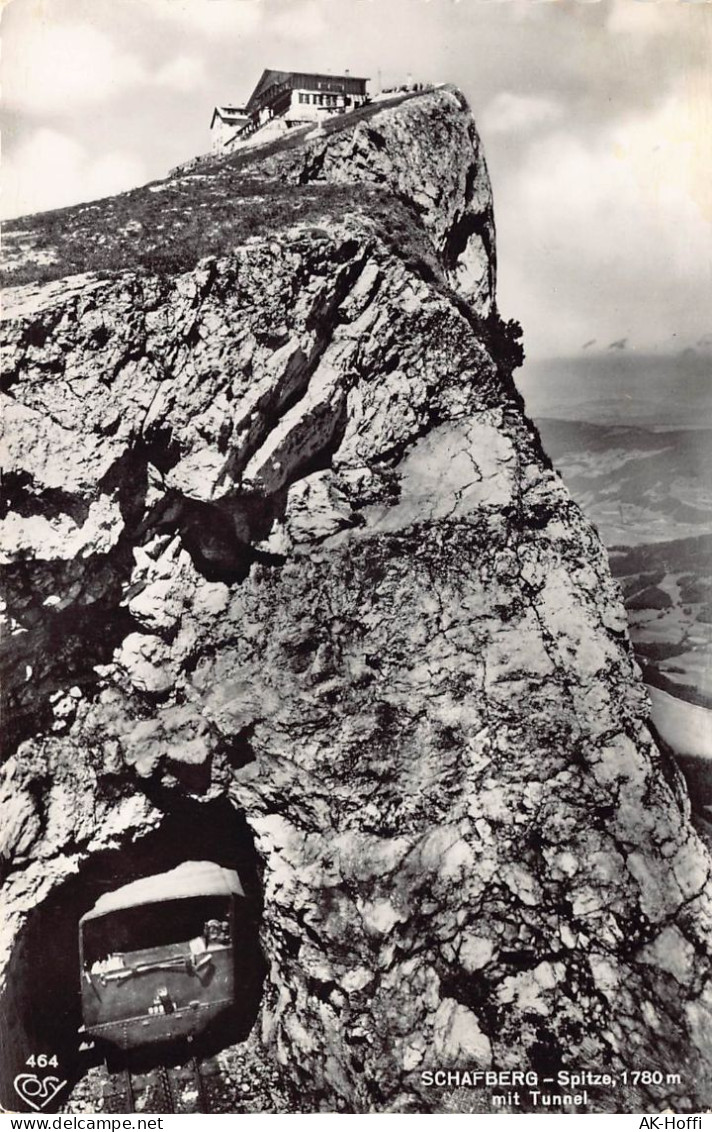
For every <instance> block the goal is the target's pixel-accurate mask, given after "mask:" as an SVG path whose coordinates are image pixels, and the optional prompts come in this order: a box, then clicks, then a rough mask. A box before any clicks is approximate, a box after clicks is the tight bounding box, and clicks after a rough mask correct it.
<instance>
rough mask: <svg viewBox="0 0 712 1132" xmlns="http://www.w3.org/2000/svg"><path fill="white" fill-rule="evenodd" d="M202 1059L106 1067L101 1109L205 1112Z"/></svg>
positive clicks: (206, 1104)
mask: <svg viewBox="0 0 712 1132" xmlns="http://www.w3.org/2000/svg"><path fill="white" fill-rule="evenodd" d="M202 1064H203V1063H202V1062H201V1061H200V1060H199V1059H198V1058H197V1057H191V1058H189V1059H188V1060H187V1061H186V1062H184V1063H183V1064H182V1065H157V1066H154V1067H153V1068H151V1069H145V1070H140V1069H133V1068H131V1067H130V1066H128V1065H121V1066H119V1067H118V1068H112V1069H107V1080H106V1081H105V1083H104V1090H103V1092H104V1105H103V1108H104V1112H112V1113H131V1112H148V1113H190V1112H203V1113H208V1112H210V1111H211V1109H210V1098H209V1095H208V1090H207V1089H206V1087H205V1080H204V1076H203V1069H202Z"/></svg>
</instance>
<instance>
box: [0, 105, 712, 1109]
mask: <svg viewBox="0 0 712 1132" xmlns="http://www.w3.org/2000/svg"><path fill="white" fill-rule="evenodd" d="M249 161H250V162H251V164H249V165H247V166H245V167H244V168H243V169H242V170H241V174H240V175H241V176H245V177H247V176H248V175H249V177H250V178H252V179H253V180H254V181H256V182H257V183H258V184H261V185H262V188H261V189H260V190H259V191H260V192H261V193H262V194H264V193H266V192H267V191H268V190H269V191H270V192H271V191H273V188H274V185H275V184H277V185H281V186H282V187H283V191H284V193H285V194H286V195H287V196H288V195H289V194H290V193H294V194H298V193H299V192H303V193H308V192H312V191H313V186H314V185H315V184H317V183H323V184H326V185H329V186H339V187H341V186H344V185H345V186H347V188H349V191H351V187H353V194H354V196H353V199H354V201H355V202H356V201H359V200H361V201H362V200H363V199H365V198H362V197H359V195H358V192H357V186H361V189H362V188H363V186H364V185H366V186H368V187H369V190H370V189H371V188H372V187H373V186H374V185H375V186H377V188H378V192H377V194H375V195H374V196H373V197H368V202H371V204H370V205H369V206H368V207H365V206H361V205H359V206H358V207H357V206H356V204H354V207H353V208H352V209H351V208H345V209H344V208H340V209H339V210H330V208H329V203H328V194H326V195H324V196H323V197H319V198H318V202H317V203H319V202H321V203H319V207H320V208H321V211H320V212H319V215H318V216H315V214H314V213H313V211H312V213H311V214H310V216H309V218H308V219H307V220H304V221H300V220H299V219H298V218H297V219H296V220H294V218H293V215H292V213H290V211H289V209H288V208H287V207H286V205H285V216H286V219H285V222H284V223H283V224H280V223H279V222H275V221H274V220H272V222H271V224H270V226H269V231H268V232H267V233H266V234H265V235H264V236H260V235H259V234H258V235H254V234H253V235H249V236H248V237H246V238H245V240H244V241H243V242H241V243H237V244H231V243H229V242H227V243H225V245H224V246H221V247H220V248H219V249H217V250H215V251H214V252H213V253H212V254H210V255H207V256H204V257H203V258H201V259H200V260H199V261H198V262H196V263H194V264H192V265H191V264H184V265H183V266H182V268H181V270H179V271H176V270H173V271H160V272H158V271H157V272H155V273H151V272H150V271H147V270H141V271H138V270H131V269H130V268H129V267H126V266H125V265H124V264H123V262H122V263H120V264H119V265H118V266H117V267H116V269H115V270H114V271H107V270H106V268H105V265H104V269H103V271H102V273H100V274H96V273H92V272H85V273H84V274H82V275H78V276H77V275H75V276H73V277H72V278H69V279H64V280H62V281H61V282H59V281H51V280H50V281H46V282H41V283H34V284H33V283H24V284H23V285H21V286H17V287H15V288H12V289H11V290H10V291H9V292H8V295H7V300H6V305H5V322H4V339H5V350H6V365H5V373H6V390H7V406H6V418H5V419H6V422H7V448H8V461H7V463H8V468H9V472H8V485H9V490H10V495H11V503H12V506H11V509H10V511H9V513H8V514H7V516H6V518H5V519H4V521H3V526H2V545H3V547H4V548H5V551H6V561H7V565H6V566H5V567H4V572H5V589H6V594H7V602H8V615H9V618H10V625H11V627H12V629H13V630H14V632H13V634H12V635H11V636H9V637H8V638H7V639H6V657H7V661H6V672H7V681H8V684H9V685H11V692H10V707H11V711H12V717H11V719H10V721H9V724H8V727H7V732H8V736H9V740H10V742H9V749H8V752H7V761H6V763H5V764H4V780H3V785H2V787H1V789H2V790H4V791H5V801H4V807H5V808H6V812H7V813H8V815H9V820H8V821H7V822H6V823H5V825H4V829H3V836H4V839H5V846H4V858H3V859H4V870H5V883H4V895H3V901H4V906H5V908H6V909H7V911H8V914H9V925H10V928H9V931H8V932H7V933H6V943H7V952H6V955H5V958H4V962H5V976H6V984H5V988H6V989H5V1017H6V1028H7V1029H8V1031H9V1032H10V1034H11V1038H12V1041H11V1044H10V1047H9V1052H8V1053H6V1057H9V1058H10V1059H12V1057H13V1056H18V1057H19V1055H20V1053H21V1051H22V1050H23V1049H26V1048H29V1047H30V1046H32V1044H33V1043H36V1041H37V1040H38V1033H39V1035H40V1037H42V1035H43V1033H44V1031H43V1027H45V1030H46V1028H47V1025H48V1023H47V1021H46V1019H44V1016H43V1015H42V1011H41V1010H39V1009H38V1008H37V1005H38V1001H39V999H38V992H37V989H36V974H33V972H32V970H31V963H32V958H33V950H32V949H33V947H36V946H37V940H38V938H41V937H42V934H43V933H45V935H46V932H47V931H48V930H51V931H53V932H55V938H56V939H57V940H58V941H60V943H58V945H57V946H58V947H60V946H62V947H65V948H66V949H70V950H71V946H72V940H73V938H74V935H75V933H76V916H77V915H78V914H81V912H82V911H83V910H85V909H86V908H88V907H89V906H91V904H92V903H93V900H94V899H95V897H96V893H97V888H98V887H101V886H103V889H105V888H106V887H107V886H108V885H110V882H111V878H112V876H119V875H121V876H129V875H137V874H140V872H141V870H142V868H143V869H144V870H145V868H146V867H147V864H148V863H155V862H156V861H158V860H159V859H160V861H161V862H162V863H163V864H165V865H166V867H168V865H169V864H174V863H176V862H177V861H178V860H180V859H182V858H183V857H185V856H195V855H197V854H199V853H204V852H208V853H209V852H210V851H211V849H212V851H214V852H216V853H221V854H222V855H223V856H229V855H230V853H231V852H232V849H233V846H232V845H231V843H230V838H231V837H232V836H233V834H232V833H231V832H230V830H231V829H232V828H233V827H232V826H230V823H229V821H227V820H224V821H223V818H224V815H225V813H226V808H227V810H228V811H229V812H230V813H231V814H234V816H235V821H236V823H238V824H237V825H236V826H235V830H236V831H237V830H238V825H239V827H240V829H241V830H242V833H240V832H239V831H238V832H235V833H234V837H235V846H236V845H237V843H238V841H239V842H240V845H241V846H242V848H241V849H240V853H242V854H243V856H245V858H247V857H249V855H250V853H252V854H253V866H254V876H255V891H256V893H257V896H256V902H257V904H258V905H260V906H261V909H262V910H261V923H260V943H261V948H262V952H263V954H264V958H265V963H266V968H267V972H266V978H265V981H264V986H263V988H262V997H261V1002H260V1004H259V1018H260V1027H261V1029H260V1033H261V1035H262V1040H263V1042H264V1044H265V1048H266V1050H267V1051H268V1054H267V1055H268V1056H273V1057H274V1058H275V1059H277V1061H278V1062H280V1063H281V1064H282V1065H283V1066H284V1067H285V1071H286V1074H287V1075H288V1077H290V1078H291V1079H292V1081H293V1082H294V1084H295V1085H296V1086H297V1087H299V1088H301V1089H303V1090H305V1092H304V1094H303V1095H304V1096H306V1097H307V1098H309V1101H308V1103H311V1104H313V1105H319V1104H321V1105H322V1106H323V1107H324V1108H326V1109H327V1110H328V1109H330V1108H332V1107H334V1106H336V1105H337V1104H339V1105H345V1106H346V1107H347V1108H350V1109H351V1110H353V1111H378V1110H415V1111H437V1110H438V1109H440V1108H445V1109H449V1110H450V1111H453V1110H457V1109H458V1108H460V1109H464V1110H465V1111H467V1106H468V1105H477V1104H479V1105H480V1106H481V1107H482V1108H484V1109H487V1108H488V1105H489V1102H488V1101H487V1099H486V1097H484V1096H482V1095H480V1097H479V1099H478V1095H477V1094H476V1093H473V1092H472V1091H470V1092H468V1093H466V1094H463V1096H458V1095H456V1093H454V1092H453V1091H452V1090H448V1091H446V1092H445V1093H443V1092H442V1090H434V1089H433V1088H427V1087H426V1086H425V1085H423V1084H422V1081H421V1071H422V1070H424V1069H429V1068H434V1067H452V1068H455V1067H463V1068H470V1069H472V1068H475V1067H480V1068H483V1067H489V1066H497V1067H499V1068H513V1069H525V1068H528V1067H531V1068H534V1069H536V1070H538V1071H540V1072H542V1073H546V1074H551V1073H552V1072H554V1073H555V1072H556V1070H557V1069H558V1068H559V1067H564V1068H567V1067H568V1068H587V1067H588V1068H591V1069H595V1070H598V1071H601V1070H603V1069H604V1068H608V1069H612V1070H616V1069H619V1068H621V1067H623V1066H628V1067H629V1068H634V1069H637V1068H645V1069H648V1070H656V1069H659V1070H662V1071H668V1070H670V1068H671V1067H674V1068H676V1069H678V1070H679V1071H680V1073H681V1074H682V1082H681V1084H679V1085H668V1084H663V1085H659V1086H656V1085H654V1084H645V1085H638V1086H637V1087H635V1088H630V1089H628V1090H626V1091H623V1092H620V1091H619V1092H618V1093H615V1092H614V1093H613V1094H612V1093H611V1091H610V1090H608V1091H597V1090H596V1089H592V1090H590V1092H589V1098H590V1099H589V1105H588V1107H589V1109H590V1110H592V1111H595V1110H601V1111H606V1110H612V1111H625V1110H626V1109H630V1110H635V1111H640V1110H643V1111H647V1110H650V1111H658V1110H659V1108H658V1107H657V1106H661V1105H663V1103H667V1104H669V1105H670V1106H671V1107H672V1108H675V1109H677V1110H685V1109H686V1108H690V1107H694V1108H698V1107H701V1106H702V1105H706V1104H710V1103H711V1102H712V1098H711V1097H710V1095H709V1092H708V1091H707V1092H706V1089H707V1088H708V1086H706V1085H705V1073H706V1071H707V1072H708V1070H709V1046H708V1045H706V1039H705V1032H707V1034H709V1027H710V1007H711V1005H712V1000H711V999H710V992H709V990H708V989H707V990H706V989H705V987H706V986H708V984H707V983H706V982H705V979H706V972H707V970H708V967H707V961H708V955H709V952H708V948H709V928H710V890H709V886H708V876H709V861H708V858H707V856H706V854H705V851H704V850H703V848H702V846H701V845H700V843H699V841H698V839H697V836H696V834H695V832H694V831H693V829H692V826H691V825H690V822H689V806H688V801H687V798H686V794H685V790H684V786H683V785H682V784H681V780H680V778H679V776H678V774H677V772H676V770H675V768H674V767H673V766H672V765H670V764H669V763H668V762H667V761H666V760H665V759H664V758H663V756H662V755H661V754H660V753H659V752H658V750H657V749H656V747H655V745H654V743H653V741H652V739H651V736H650V734H649V731H648V728H647V715H648V705H647V700H646V697H645V694H644V691H643V688H642V686H641V684H640V682H639V679H638V674H637V671H636V670H635V667H634V664H633V661H632V658H631V651H630V647H629V642H628V638H627V634H626V628H625V617H624V613H623V610H622V607H621V604H620V600H619V595H618V592H617V590H616V588H615V586H614V584H613V582H612V580H611V578H610V575H609V572H608V566H607V562H606V559H605V556H604V553H603V550H602V548H601V545H600V543H599V540H598V538H597V536H596V534H595V532H594V531H593V529H592V528H591V527H590V525H589V524H588V523H587V522H586V520H585V519H584V518H583V516H582V515H581V513H580V511H579V510H578V509H577V507H576V506H575V505H574V504H573V502H572V501H571V499H570V498H569V496H568V494H567V493H566V491H565V489H564V487H563V485H562V483H561V481H560V479H559V478H558V476H557V475H556V474H555V473H554V472H553V471H552V470H551V468H550V466H549V464H548V461H547V460H546V457H545V456H544V454H543V453H542V451H541V448H540V445H539V442H538V437H537V436H536V433H535V431H534V430H533V429H532V427H531V425H530V424H529V422H528V421H527V420H526V418H525V417H524V415H523V412H522V409H521V403H520V401H519V399H518V397H517V395H516V393H515V391H514V387H513V383H512V381H511V360H510V359H511V357H512V356H513V354H514V352H515V351H514V350H513V348H512V343H511V341H510V340H509V338H508V336H507V333H506V329H505V328H503V327H502V325H501V323H500V322H499V320H498V318H497V315H496V311H495V308H494V305H493V286H494V250H493V226H492V204H491V194H490V189H489V182H488V178H487V172H486V167H485V164H484V160H483V157H482V154H481V152H480V148H479V142H478V141H477V137H476V134H475V130H474V125H473V123H472V120H471V118H470V115H469V112H468V110H467V108H466V107H465V106H464V105H463V101H462V98H461V96H459V95H458V94H456V93H455V92H452V91H450V90H442V91H439V92H435V93H432V94H428V95H423V96H420V97H417V98H413V99H409V100H405V101H403V102H402V103H400V104H398V105H394V106H388V105H386V106H384V107H383V108H382V109H380V110H378V111H377V112H376V113H373V112H371V113H370V114H369V115H367V116H363V117H362V118H361V119H360V120H354V121H352V122H350V121H349V119H345V120H344V124H343V128H341V129H340V130H336V131H334V132H333V133H331V134H329V135H327V136H326V137H316V138H314V139H307V140H306V141H302V142H301V143H300V144H296V145H293V146H292V147H291V148H290V147H287V148H286V149H283V150H279V149H277V150H276V151H272V150H270V151H267V152H266V153H263V154H261V153H260V152H259V151H257V152H255V153H253V154H252V155H251V156H250V158H249ZM227 169H228V166H227V165H226V164H225V163H222V164H221V163H220V162H212V163H210V162H208V163H203V164H202V165H199V166H197V167H195V168H194V169H192V170H188V171H185V170H184V171H182V172H180V173H177V174H176V175H175V176H174V178H173V181H170V182H168V183H167V184H166V185H165V186H162V187H161V186H159V187H158V190H157V189H156V187H155V186H154V187H149V189H147V190H145V192H146V194H148V193H150V192H156V191H160V192H164V193H165V194H168V195H169V194H170V193H171V192H177V191H178V190H179V189H180V190H181V191H182V190H183V189H185V187H186V186H188V190H190V191H194V192H195V194H196V196H199V193H200V192H201V191H207V190H206V188H205V187H206V186H208V187H209V186H210V185H212V184H214V183H216V182H217V183H218V184H219V183H220V180H221V178H225V177H226V176H227V173H226V170H227ZM191 186H192V187H193V188H192V189H191ZM201 186H202V188H201ZM334 191H335V190H334ZM376 198H377V204H378V207H375V205H374V206H373V207H371V205H372V204H373V201H374V200H376ZM171 199H172V198H171ZM310 199H311V198H310ZM339 199H341V198H339ZM384 201H385V202H386V204H387V206H388V209H390V213H388V210H386V212H385V213H384V210H383V203H384ZM107 207H109V206H107ZM195 207H196V211H197V210H198V207H199V202H198V203H196V206H195ZM234 207H235V209H236V210H239V209H240V208H245V207H246V205H245V202H244V200H243V199H236V200H235V205H234ZM399 210H400V212H399ZM384 215H393V216H395V215H402V216H404V217H406V218H407V222H408V224H409V225H410V226H411V228H412V232H414V233H415V235H416V237H417V239H418V240H420V241H421V243H420V245H419V246H420V247H421V249H423V248H424V249H425V250H424V251H423V252H422V254H421V255H419V256H415V255H414V254H413V253H412V249H411V250H408V248H406V247H405V246H404V245H403V246H402V245H401V244H400V243H399V241H398V240H397V239H395V240H394V238H393V232H392V231H389V230H388V224H387V222H386V221H384ZM98 223H99V222H98V221H97V224H98ZM166 223H170V217H169V219H168V220H167V221H166ZM32 233H33V229H32V228H31V227H30V228H29V229H28V227H27V224H26V222H25V225H24V226H23V227H22V228H20V227H18V229H17V232H16V242H17V243H18V244H19V243H20V241H23V242H24V243H23V246H24V247H25V248H26V247H27V246H30V247H31V246H36V239H35V236H33V234H32ZM9 235H10V245H11V248H12V246H13V245H12V237H13V233H12V231H11V232H10V234H9ZM409 238H410V237H409ZM33 240H35V245H33ZM48 254H49V257H50V259H51V257H52V254H53V253H52V251H51V249H50V252H49V253H48ZM55 259H56V254H55ZM218 813H219V814H221V815H222V817H221V819H220V820H221V822H222V824H220V822H218V823H217V824H216V818H215V815H216V814H218ZM162 839H163V840H162ZM241 839H242V840H241ZM217 841H219V842H220V844H219V845H217ZM252 845H254V849H252V848H251V846H252ZM245 846H247V848H245ZM235 852H236V853H237V849H235ZM244 867H245V869H246V870H247V871H249V869H250V867H252V866H251V865H250V862H249V861H248V860H247V859H246V863H245V866H244ZM45 962H46V960H45ZM55 977H56V976H55V973H54V972H53V970H52V969H50V968H49V967H47V968H46V969H45V974H44V976H43V978H44V980H45V983H44V987H43V989H44V991H45V1000H44V1001H47V996H49V998H50V999H51V1000H53V1001H54V1000H56V1001H57V1002H60V1000H61V993H62V992H61V991H60V990H59V989H57V987H56V986H55V985H54V981H55ZM33 979H34V980H35V981H33ZM52 996H54V999H53V997H52ZM40 998H41V996H40ZM61 1001H64V1000H61ZM28 1003H30V1004H32V1005H33V1006H34V1008H35V1010H34V1013H33V1012H32V1011H31V1010H30V1009H29V1007H28ZM63 1009H64V1007H63ZM66 1010H67V1013H66V1016H65V1015H62V1010H61V1009H60V1010H58V1011H57V1012H56V1017H55V1020H54V1022H53V1025H54V1026H55V1030H56V1031H57V1032H59V1031H58V1029H57V1028H58V1027H59V1028H61V1025H65V1024H66V1027H69V1026H70V1024H71V1023H72V1020H73V1016H72V1014H71V1009H70V1008H69V1007H66ZM63 1018H64V1021H62V1019H63ZM57 1019H59V1021H57ZM45 1036H46V1034H45ZM7 1049H8V1046H7V1045H6V1050H7Z"/></svg>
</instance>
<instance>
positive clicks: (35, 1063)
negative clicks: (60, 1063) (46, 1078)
mask: <svg viewBox="0 0 712 1132" xmlns="http://www.w3.org/2000/svg"><path fill="white" fill-rule="evenodd" d="M25 1065H29V1066H30V1067H31V1068H32V1069H46V1068H47V1066H48V1065H51V1066H52V1067H53V1068H54V1069H56V1068H57V1054H56V1053H53V1054H52V1056H51V1057H48V1056H47V1054H46V1053H38V1054H37V1056H36V1057H35V1055H34V1053H31V1054H30V1056H29V1057H28V1059H27V1061H26V1062H25Z"/></svg>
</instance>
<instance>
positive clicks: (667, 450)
mask: <svg viewBox="0 0 712 1132" xmlns="http://www.w3.org/2000/svg"><path fill="white" fill-rule="evenodd" d="M711 370H712V359H711V358H710V355H709V354H701V353H694V352H693V351H687V352H685V353H682V354H679V355H676V356H671V357H660V356H657V355H656V356H651V357H645V356H639V355H632V354H627V353H623V354H610V353H607V354H604V355H591V356H582V357H579V358H572V359H555V360H553V361H550V362H535V363H529V362H528V363H526V364H525V367H524V369H523V370H522V374H521V377H520V379H519V381H518V385H519V388H520V391H521V392H522V394H523V396H524V398H525V402H526V406H527V412H528V413H529V415H530V416H531V417H533V419H534V421H535V423H536V425H537V427H538V429H539V431H540V434H541V438H542V443H543V445H544V448H545V450H546V452H547V453H548V454H549V456H550V457H551V460H552V462H553V464H554V466H555V467H556V468H557V470H558V471H559V472H560V473H561V475H562V477H563V479H564V481H565V482H566V484H567V486H568V488H569V490H570V491H571V494H572V495H573V496H574V498H575V499H576V501H577V502H578V503H579V504H580V506H581V507H582V508H583V510H584V511H585V512H586V514H587V515H588V516H589V518H590V519H591V520H592V521H593V523H594V524H595V525H596V527H597V528H598V531H599V533H600V535H601V538H602V539H603V541H604V543H605V545H606V547H607V548H608V551H609V558H610V562H611V569H612V572H613V574H614V576H615V577H616V578H617V580H618V582H619V584H620V586H621V590H622V592H623V597H624V600H625V604H626V608H627V611H628V619H629V625H630V633H631V639H632V641H633V646H634V649H635V652H636V657H637V660H638V663H639V664H640V666H641V669H642V671H643V676H644V679H645V681H646V683H647V684H648V685H649V686H650V687H651V689H652V700H653V721H654V723H655V725H656V727H657V728H658V731H659V733H660V734H661V735H662V736H663V737H664V738H665V739H666V741H667V742H668V743H669V744H670V745H671V746H672V747H673V748H674V749H675V750H676V753H677V754H678V755H681V756H683V758H682V762H683V764H686V763H687V762H688V761H689V759H688V757H689V758H692V759H693V760H694V763H695V766H696V767H697V768H698V769H697V770H696V772H695V775H694V778H695V793H698V792H699V793H698V802H699V801H700V800H701V799H700V796H699V794H701V795H702V796H703V797H704V801H705V802H706V803H707V804H708V805H709V802H710V801H711V800H712V799H710V797H709V796H708V795H709V794H710V777H711V776H710V774H709V771H707V773H706V774H705V775H704V776H701V774H700V771H699V760H700V759H702V760H704V761H705V762H707V760H708V759H710V758H712V725H711V723H712V715H709V716H707V715H706V713H704V712H701V710H700V709H701V708H707V709H712V382H711V381H710V372H711ZM673 697H674V698H673ZM681 700H682V701H685V703H686V704H687V705H698V706H697V708H696V709H695V711H693V710H692V709H691V708H688V709H687V710H685V704H682V705H681V704H680V701H681ZM695 712H696V713H697V714H695ZM705 724H706V726H705ZM693 736H694V739H693ZM693 748H694V749H693ZM709 765H710V764H709V763H708V762H707V766H709ZM685 769H686V773H687V771H688V769H689V767H687V766H685ZM703 778H704V779H705V781H706V783H707V786H706V787H705V788H703V786H702V780H703Z"/></svg>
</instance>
